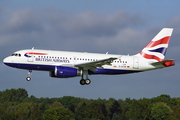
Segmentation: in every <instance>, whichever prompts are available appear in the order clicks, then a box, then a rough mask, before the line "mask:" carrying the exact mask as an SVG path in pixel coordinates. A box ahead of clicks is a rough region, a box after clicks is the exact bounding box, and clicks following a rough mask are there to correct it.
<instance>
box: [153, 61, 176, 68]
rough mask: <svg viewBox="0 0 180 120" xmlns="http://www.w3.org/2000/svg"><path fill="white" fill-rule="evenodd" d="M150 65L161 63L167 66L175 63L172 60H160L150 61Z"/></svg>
mask: <svg viewBox="0 0 180 120" xmlns="http://www.w3.org/2000/svg"><path fill="white" fill-rule="evenodd" d="M151 65H153V66H159V65H163V66H164V67H169V66H173V65H175V63H174V60H164V61H160V62H154V63H151Z"/></svg>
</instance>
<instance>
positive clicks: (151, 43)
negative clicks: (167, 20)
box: [145, 36, 170, 48]
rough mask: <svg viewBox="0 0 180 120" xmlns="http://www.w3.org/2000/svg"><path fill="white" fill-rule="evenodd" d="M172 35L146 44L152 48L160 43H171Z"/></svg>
mask: <svg viewBox="0 0 180 120" xmlns="http://www.w3.org/2000/svg"><path fill="white" fill-rule="evenodd" d="M169 39H170V36H167V37H164V38H162V39H160V40H158V41H151V42H150V43H149V44H148V45H146V47H145V48H151V47H154V46H156V45H159V44H168V43H169Z"/></svg>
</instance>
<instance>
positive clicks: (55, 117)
mask: <svg viewBox="0 0 180 120" xmlns="http://www.w3.org/2000/svg"><path fill="white" fill-rule="evenodd" d="M73 116H74V114H73V113H72V112H71V111H70V110H69V109H68V108H64V107H56V108H51V109H48V110H46V111H45V112H44V113H43V120H70V119H71V118H73Z"/></svg>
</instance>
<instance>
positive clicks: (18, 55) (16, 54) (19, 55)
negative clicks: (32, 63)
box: [11, 53, 21, 57]
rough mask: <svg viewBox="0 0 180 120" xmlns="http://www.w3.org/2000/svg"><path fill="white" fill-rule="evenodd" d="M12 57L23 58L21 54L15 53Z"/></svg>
mask: <svg viewBox="0 0 180 120" xmlns="http://www.w3.org/2000/svg"><path fill="white" fill-rule="evenodd" d="M11 56H17V57H21V54H19V53H13V54H12V55H11Z"/></svg>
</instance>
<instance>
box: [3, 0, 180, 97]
mask: <svg viewBox="0 0 180 120" xmlns="http://www.w3.org/2000/svg"><path fill="white" fill-rule="evenodd" d="M10 1H11V2H7V1H5V0H2V1H0V50H1V56H0V60H1V63H0V78H1V79H0V80H1V84H0V90H1V91H2V90H5V89H11V88H25V89H26V90H27V91H28V93H29V95H35V96H36V97H62V96H75V97H85V98H92V99H97V98H99V97H100V98H106V99H108V98H110V97H113V98H116V99H120V98H121V99H125V98H126V97H130V98H136V99H139V98H143V97H148V98H151V97H155V96H158V95H160V94H168V95H170V96H171V97H179V96H180V94H179V92H177V91H179V90H180V88H179V86H178V85H179V84H180V81H179V76H178V74H179V72H180V69H179V67H180V62H179V60H180V57H179V54H178V51H180V47H179V45H180V41H179V39H180V24H179V23H180V14H179V11H180V8H179V5H180V2H178V1H177V0H173V1H169V0H159V1H158V2H157V1H155V0H152V1H144V0H138V1H128V2H127V1H121V0H114V1H113V2H112V1H109V0H104V1H103V0H91V1H90V0H87V1H83V0H76V1H74V0H68V1H64V0H62V1H61V0H60V1H59V0H54V1H47V0H44V1H35V0H31V1H26V2H24V1H23V0H17V1H13V0H10ZM20 3H21V4H20ZM163 27H172V28H174V32H173V35H172V37H171V41H170V45H169V48H168V51H167V53H166V59H175V64H176V65H175V66H173V67H170V68H165V69H160V70H154V71H148V72H143V73H137V74H136V73H135V74H129V75H115V76H106V75H104V76H101V75H95V76H90V79H91V80H92V83H91V84H90V85H89V86H81V85H80V84H79V80H80V77H77V78H69V79H55V78H51V77H49V73H48V72H39V71H33V74H32V80H31V81H30V82H27V81H26V80H25V78H26V77H27V71H26V70H19V69H14V68H10V67H7V66H5V65H4V64H3V63H2V60H3V59H4V58H5V57H7V56H8V55H11V54H12V53H13V52H15V51H17V50H21V49H27V48H32V47H35V49H36V48H37V49H52V50H67V51H82V52H94V53H104V54H105V53H106V52H109V53H112V54H125V55H126V54H130V55H133V54H136V53H138V52H140V51H141V50H142V48H143V47H145V45H146V44H147V43H148V42H149V41H150V40H151V39H152V38H153V37H154V36H155V35H156V34H157V33H158V32H159V31H160V30H161V29H162V28H163Z"/></svg>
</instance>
